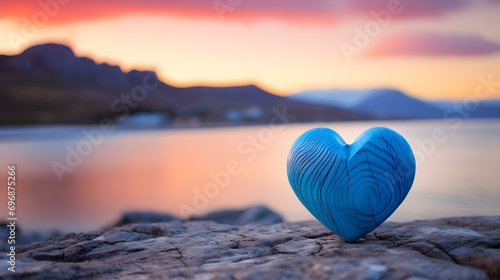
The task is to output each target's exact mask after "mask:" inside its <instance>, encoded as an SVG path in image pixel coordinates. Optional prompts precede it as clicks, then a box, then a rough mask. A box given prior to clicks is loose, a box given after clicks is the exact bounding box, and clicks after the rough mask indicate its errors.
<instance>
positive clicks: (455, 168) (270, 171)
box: [0, 120, 500, 232]
mask: <svg viewBox="0 0 500 280" xmlns="http://www.w3.org/2000/svg"><path fill="white" fill-rule="evenodd" d="M318 126H323V127H329V128H332V129H334V130H336V131H337V132H338V133H340V134H341V135H342V136H343V137H344V139H345V140H346V141H347V142H348V143H351V142H352V141H354V139H355V138H356V137H357V136H358V135H359V134H361V133H362V132H363V131H364V130H366V129H368V128H370V127H373V126H387V127H390V128H392V129H394V130H396V131H398V132H399V133H401V134H402V135H403V136H404V137H405V138H406V139H407V140H408V141H409V142H410V144H411V146H412V148H413V150H414V152H415V155H416V158H417V174H416V178H415V182H414V185H413V187H412V190H411V191H410V193H409V195H408V197H407V198H406V200H405V201H404V202H403V204H402V205H401V206H400V207H399V208H398V210H396V212H395V213H394V214H393V215H392V216H391V217H390V219H389V220H393V221H407V220H414V219H427V218H439V217H448V216H475V215H500V121H499V120H481V121H465V120H464V121H463V122H462V123H460V124H458V123H451V122H446V121H439V120H437V121H393V122H342V123H315V124H291V125H279V124H278V125H276V124H275V125H274V126H270V125H261V126H245V127H225V128H203V129H115V130H114V131H113V132H111V133H103V138H102V139H100V138H99V137H97V138H95V139H94V140H95V141H94V142H95V143H96V144H91V145H90V146H89V145H87V144H82V143H83V142H85V141H87V142H88V140H87V138H86V137H85V135H84V131H87V132H89V131H94V132H95V131H96V129H98V128H97V127H94V126H51V127H31V128H30V127H26V128H23V127H20V128H15V127H14V128H2V129H1V130H0V155H1V159H0V164H1V165H0V166H3V167H2V168H3V169H4V171H3V172H1V174H0V180H1V181H2V182H6V181H7V165H9V164H12V163H14V164H16V166H17V179H18V183H17V200H16V202H17V207H18V208H17V217H18V219H19V220H18V223H19V224H20V225H21V227H22V229H24V230H28V231H32V230H37V231H49V230H53V229H58V230H62V231H64V232H66V231H82V230H92V229H98V228H101V227H104V226H106V225H109V224H111V223H113V222H115V221H116V220H117V219H118V217H119V216H120V215H121V213H122V212H123V211H126V210H151V211H160V212H167V213H171V214H175V215H182V216H186V215H189V214H193V212H195V211H199V212H206V211H211V210H215V209H221V208H241V207H246V206H249V205H254V204H264V205H267V206H269V207H270V208H271V209H273V210H275V211H277V212H279V213H281V214H282V215H283V216H284V217H285V219H286V220H289V221H299V220H307V219H313V217H312V215H311V214H309V212H308V211H307V210H306V209H305V208H304V207H303V206H302V205H301V203H300V202H299V201H298V199H297V198H296V196H295V194H294V193H293V191H292V189H291V187H290V186H289V184H288V180H287V176H286V160H287V154H288V150H289V149H290V147H291V145H292V143H293V142H294V141H295V139H296V138H297V137H298V136H299V135H301V134H302V133H303V132H305V131H306V130H308V129H310V128H313V127H318ZM436 131H437V132H436ZM94 137H95V135H94ZM433 137H434V138H433ZM98 140H99V141H98ZM88 143H90V142H88ZM89 147H90V148H89ZM78 148H80V150H81V151H83V152H85V153H88V154H87V155H85V156H82V157H81V160H80V161H81V162H79V163H78V162H77V160H74V158H73V161H70V162H71V163H73V165H74V167H69V165H68V164H67V162H66V158H67V157H68V154H71V152H68V151H71V150H77V149H78ZM54 162H58V163H60V164H61V166H62V165H63V164H64V165H66V166H67V168H68V169H71V170H72V172H71V173H69V172H67V173H64V174H63V175H62V179H63V180H62V182H60V181H59V180H58V178H57V175H56V173H55V172H54V170H53V166H52V165H53V163H54ZM66 171H67V170H66ZM5 185H6V184H5ZM5 189H6V187H5ZM0 202H1V203H0V204H1V205H2V208H5V209H2V210H1V211H0V218H1V219H2V221H5V218H6V217H7V209H6V208H7V207H4V205H6V202H7V197H6V191H4V192H2V195H1V196H0Z"/></svg>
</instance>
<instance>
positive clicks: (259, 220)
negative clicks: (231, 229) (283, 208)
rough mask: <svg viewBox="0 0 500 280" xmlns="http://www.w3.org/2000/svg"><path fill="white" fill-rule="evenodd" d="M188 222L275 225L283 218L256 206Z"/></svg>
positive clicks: (209, 214)
mask: <svg viewBox="0 0 500 280" xmlns="http://www.w3.org/2000/svg"><path fill="white" fill-rule="evenodd" d="M189 220H190V221H214V222H217V223H220V224H229V225H248V224H277V223H282V222H283V217H281V215H279V214H278V213H276V212H274V211H272V210H271V209H269V208H267V207H265V206H261V205H256V206H252V207H248V208H245V209H227V210H219V211H214V212H210V213H207V214H204V215H200V216H194V217H191V218H189Z"/></svg>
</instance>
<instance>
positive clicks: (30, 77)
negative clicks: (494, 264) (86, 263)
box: [0, 0, 500, 233]
mask: <svg viewBox="0 0 500 280" xmlns="http://www.w3.org/2000/svg"><path fill="white" fill-rule="evenodd" d="M499 4H500V2H499V1H495V0H477V1H465V0H446V1H432V0H420V1H409V0H401V1H397V0H383V1H347V0H333V1H332V0H288V1H284V0H274V1H264V0H254V1H245V0H241V1H235V0H213V1H212V0H208V1H207V0H193V1H180V0H179V1H177V0H166V1H155V0H143V1H132V0H130V1H95V0H89V1H81V0H64V1H63V0H42V1H30V0H20V1H7V0H0V34H1V36H0V54H2V55H0V97H1V99H0V124H1V127H0V155H1V156H0V166H4V168H5V171H4V172H0V180H1V181H2V182H6V181H7V166H8V165H9V164H15V165H16V166H17V179H18V183H17V186H16V187H17V200H16V203H17V207H18V208H17V216H18V219H19V220H18V224H19V225H20V227H21V229H22V230H23V231H25V232H35V231H36V232H40V233H48V232H51V231H54V230H57V231H60V232H69V231H83V230H91V229H98V228H103V227H105V226H109V225H110V224H112V223H114V222H116V221H117V220H118V219H119V217H120V216H121V215H122V213H123V212H124V211H129V210H133V211H153V212H158V213H170V214H172V215H175V216H178V217H182V218H187V217H190V216H193V215H200V214H203V213H206V212H208V211H212V210H216V209H229V208H244V207H248V206H250V205H266V206H268V207H269V208H271V209H272V210H275V211H276V212H278V213H279V214H281V215H282V216H283V217H284V219H285V220H289V221H298V220H307V219H312V218H313V217H312V216H311V215H310V214H309V213H308V212H307V210H306V209H305V208H304V207H303V206H302V205H301V204H300V202H299V201H298V199H297V198H296V197H295V195H294V193H293V191H292V190H291V188H290V186H289V184H288V180H287V175H286V159H287V153H288V151H289V149H290V147H291V145H292V143H293V142H294V140H295V139H296V138H297V137H298V136H299V135H301V134H302V133H303V132H305V131H306V130H308V129H310V128H313V127H318V126H325V127H329V128H332V129H334V130H336V131H337V132H339V133H340V134H341V135H342V136H343V137H344V138H345V139H346V141H347V142H348V143H351V142H352V141H354V140H355V138H356V137H357V136H358V135H359V134H360V133H362V132H363V131H364V130H366V129H368V128H370V127H373V126H387V127H390V128H393V129H395V130H396V131H398V132H400V133H401V134H402V135H403V136H404V137H405V138H406V139H407V140H408V141H409V142H410V144H411V146H412V148H413V150H414V153H415V156H416V159H417V175H416V179H415V183H414V185H413V188H412V190H411V191H410V194H409V195H408V197H407V199H406V200H405V202H404V203H403V204H402V205H401V206H400V208H399V209H398V210H397V211H396V212H395V213H394V214H393V215H392V216H391V217H390V220H394V221H408V220H413V219H424V218H438V217H448V216H476V215H499V214H500V203H499V201H500V186H499V182H500V172H498V171H499V167H500V119H499V118H500V67H499V66H500V32H499V31H498V26H500V17H498V15H499V14H500V5H499ZM0 202H1V205H2V208H3V205H6V204H7V196H6V194H5V195H1V196H0ZM0 218H2V220H5V218H7V207H5V209H2V210H0Z"/></svg>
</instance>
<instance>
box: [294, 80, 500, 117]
mask: <svg viewBox="0 0 500 280" xmlns="http://www.w3.org/2000/svg"><path fill="white" fill-rule="evenodd" d="M289 98H290V99H293V100H299V101H303V102H309V103H311V104H328V105H333V106H339V107H342V108H345V109H349V110H354V111H357V112H360V113H365V114H369V115H371V116H372V117H374V118H377V119H431V118H443V117H444V116H445V113H446V112H447V111H449V110H460V109H459V108H460V107H459V108H458V109H457V107H454V106H455V105H457V106H463V105H464V104H462V103H459V102H451V101H423V100H420V99H417V98H414V97H410V96H408V95H406V94H404V93H402V92H400V91H398V90H394V89H388V88H375V89H363V90H346V89H330V90H312V91H304V92H300V93H297V94H293V95H290V96H289ZM468 111H469V112H470V116H469V117H472V118H498V117H500V102H498V100H485V101H481V102H479V103H478V106H477V108H475V109H473V110H468ZM452 112H453V111H452ZM450 116H452V117H453V116H457V113H456V112H455V113H450Z"/></svg>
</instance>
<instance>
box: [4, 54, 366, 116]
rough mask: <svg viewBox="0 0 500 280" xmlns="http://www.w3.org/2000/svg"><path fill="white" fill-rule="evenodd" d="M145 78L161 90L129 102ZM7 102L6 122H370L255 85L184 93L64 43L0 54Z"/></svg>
mask: <svg viewBox="0 0 500 280" xmlns="http://www.w3.org/2000/svg"><path fill="white" fill-rule="evenodd" d="M144 79H147V82H148V83H150V84H153V83H156V84H157V87H155V88H154V89H151V88H149V89H147V90H146V91H145V92H146V93H145V99H144V100H141V101H140V102H134V100H132V101H130V95H131V93H134V91H135V93H136V94H142V92H141V91H144V87H142V88H141V85H142V84H143V82H144ZM127 96H128V97H127ZM0 97H1V98H2V102H0V124H36V123H97V122H99V121H100V120H101V119H103V118H111V119H117V118H121V117H123V116H124V115H125V114H126V113H130V114H134V113H140V112H142V113H147V114H150V115H149V116H150V117H151V116H152V115H151V114H153V115H154V114H156V115H158V114H161V115H162V117H160V118H157V117H154V119H164V120H168V122H169V123H214V122H217V123H228V122H232V123H241V122H269V120H271V118H272V117H273V115H274V114H275V110H278V111H281V112H283V110H284V108H285V107H286V112H287V113H288V114H291V115H295V118H294V119H293V120H292V121H296V122H304V121H335V120H360V119H367V118H369V116H368V115H366V114H363V113H359V112H354V111H351V110H349V109H344V108H339V107H336V106H327V105H323V104H317V105H316V104H310V103H304V102H301V101H298V100H292V99H288V98H284V97H280V96H276V95H273V94H271V93H268V92H266V91H264V90H262V89H260V88H258V87H256V86H253V85H247V86H236V87H217V88H215V87H190V88H177V87H173V86H170V85H168V84H165V83H163V82H162V81H160V80H159V79H158V77H157V76H156V74H155V73H154V72H151V71H137V70H133V71H130V72H128V73H124V72H123V71H122V70H121V69H120V68H119V67H118V66H114V65H109V64H106V63H103V64H97V63H95V62H94V61H93V60H92V59H90V58H87V57H77V56H75V54H74V53H73V51H72V50H71V49H70V48H69V47H67V46H64V45H59V44H43V45H37V46H33V47H30V48H28V49H26V50H25V51H24V52H22V53H20V54H18V55H14V56H5V55H0ZM127 98H128V99H127ZM141 116H142V117H141V118H142V119H147V118H150V117H147V118H144V115H141Z"/></svg>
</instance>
